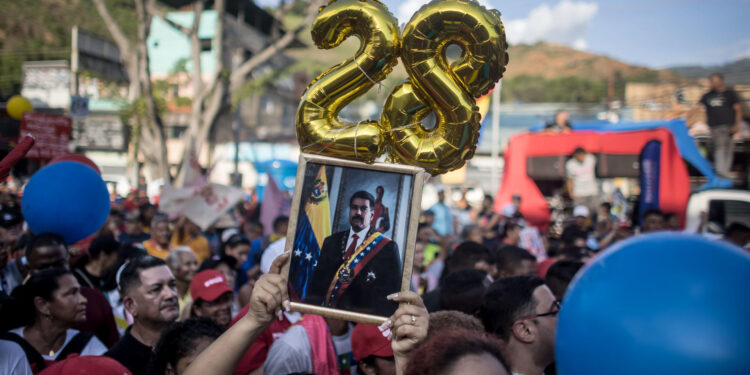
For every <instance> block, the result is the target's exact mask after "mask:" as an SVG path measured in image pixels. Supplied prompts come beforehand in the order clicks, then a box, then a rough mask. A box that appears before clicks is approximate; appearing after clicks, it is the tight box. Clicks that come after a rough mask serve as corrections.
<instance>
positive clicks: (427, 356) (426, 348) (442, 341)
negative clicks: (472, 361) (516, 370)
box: [405, 329, 510, 375]
mask: <svg viewBox="0 0 750 375" xmlns="http://www.w3.org/2000/svg"><path fill="white" fill-rule="evenodd" d="M501 345H502V342H500V340H498V339H496V338H494V337H492V336H491V335H489V334H487V333H482V332H477V331H469V330H465V329H450V330H446V331H443V332H440V333H438V334H436V335H434V336H432V337H430V338H428V339H427V341H425V342H424V344H422V345H420V346H419V347H417V349H415V350H414V351H413V352H412V353H411V356H410V357H409V362H408V364H407V365H406V371H405V373H406V375H439V374H442V373H444V372H445V371H446V370H448V369H449V368H450V367H451V366H452V365H453V364H455V363H456V362H457V361H459V360H460V359H461V358H463V357H465V356H467V355H482V354H489V355H491V356H492V357H495V358H496V359H497V360H498V362H500V364H501V365H502V366H503V367H504V368H505V370H506V371H507V372H508V373H510V370H509V369H508V365H507V364H506V363H505V359H504V358H503V355H502V354H501V353H500V346H501Z"/></svg>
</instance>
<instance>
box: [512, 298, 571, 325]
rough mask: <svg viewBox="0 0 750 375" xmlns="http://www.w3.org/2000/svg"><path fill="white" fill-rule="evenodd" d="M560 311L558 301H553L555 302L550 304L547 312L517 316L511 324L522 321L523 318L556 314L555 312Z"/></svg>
mask: <svg viewBox="0 0 750 375" xmlns="http://www.w3.org/2000/svg"><path fill="white" fill-rule="evenodd" d="M559 312H560V301H555V303H553V304H552V309H551V311H549V312H546V313H542V314H533V315H527V316H524V317H522V318H519V319H518V320H516V321H515V322H513V324H516V323H520V322H523V321H524V320H529V319H534V318H541V317H545V316H557V314H558V313H559Z"/></svg>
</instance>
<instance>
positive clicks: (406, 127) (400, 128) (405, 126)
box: [385, 122, 421, 133]
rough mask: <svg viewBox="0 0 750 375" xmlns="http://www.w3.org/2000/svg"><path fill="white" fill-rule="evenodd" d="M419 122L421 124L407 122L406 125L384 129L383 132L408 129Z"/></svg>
mask: <svg viewBox="0 0 750 375" xmlns="http://www.w3.org/2000/svg"><path fill="white" fill-rule="evenodd" d="M419 124H421V122H415V123H412V124H407V125H404V126H399V127H397V128H393V129H390V130H386V131H385V133H390V132H395V131H399V130H404V129H408V128H413V127H415V126H418V125H419Z"/></svg>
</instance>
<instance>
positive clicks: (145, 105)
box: [94, 0, 170, 184]
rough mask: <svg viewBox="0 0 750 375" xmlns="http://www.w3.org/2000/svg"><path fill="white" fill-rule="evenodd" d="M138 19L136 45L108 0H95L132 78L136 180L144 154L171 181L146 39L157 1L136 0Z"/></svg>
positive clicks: (132, 151)
mask: <svg viewBox="0 0 750 375" xmlns="http://www.w3.org/2000/svg"><path fill="white" fill-rule="evenodd" d="M134 2H135V10H136V20H137V30H138V32H137V38H136V46H135V48H133V46H132V44H131V42H130V41H129V40H128V38H127V37H125V34H124V33H123V31H122V28H121V27H120V26H119V25H118V24H117V22H116V21H115V20H114V18H113V17H112V15H111V14H110V12H109V9H107V5H106V4H105V3H104V0H94V4H95V5H96V10H97V12H98V13H99V16H100V17H101V18H102V19H103V20H104V23H105V24H106V25H107V29H108V31H109V33H110V35H111V36H112V39H114V41H115V43H116V44H117V48H119V49H120V57H121V60H122V64H123V66H124V67H125V71H126V72H127V73H128V77H129V79H130V87H129V90H128V101H129V102H130V103H131V106H132V108H134V110H133V114H134V116H133V122H134V124H133V125H134V129H135V131H134V132H133V136H134V142H133V143H134V145H133V147H131V148H130V149H129V151H128V162H129V164H130V167H131V168H135V173H134V176H133V182H135V183H136V184H137V183H138V167H137V166H138V155H139V153H141V154H142V155H143V157H144V159H145V160H146V162H147V163H149V164H151V165H152V166H153V167H154V174H155V175H156V176H157V177H160V178H164V179H166V180H167V181H169V180H170V174H169V161H168V159H167V147H166V146H167V144H166V141H167V137H166V133H165V130H164V123H163V122H162V120H161V116H160V115H159V113H158V111H157V105H156V101H155V100H154V95H153V90H152V87H151V70H150V69H149V61H148V48H147V46H146V40H147V39H148V35H149V32H150V30H151V18H152V16H151V15H150V14H149V13H148V12H147V8H148V7H149V5H151V3H153V2H155V0H134Z"/></svg>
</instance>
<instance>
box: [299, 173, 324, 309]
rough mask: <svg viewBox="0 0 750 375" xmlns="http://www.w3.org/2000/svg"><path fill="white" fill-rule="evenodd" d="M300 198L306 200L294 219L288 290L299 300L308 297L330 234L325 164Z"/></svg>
mask: <svg viewBox="0 0 750 375" xmlns="http://www.w3.org/2000/svg"><path fill="white" fill-rule="evenodd" d="M303 199H304V200H303V201H304V202H306V203H305V210H304V212H303V213H302V214H300V216H299V218H298V219H297V232H296V236H295V239H294V249H293V250H292V272H291V274H290V275H289V284H290V286H291V290H290V291H289V293H290V294H291V296H292V297H293V298H299V299H300V300H302V301H304V300H305V297H307V281H308V280H311V279H312V275H313V271H314V270H315V266H317V263H318V257H319V256H320V248H321V247H323V240H325V239H326V237H328V236H330V235H331V214H330V211H329V201H328V181H327V180H326V167H325V166H321V167H320V170H319V171H318V175H317V177H316V178H315V182H314V186H313V189H312V192H311V193H310V195H309V196H307V197H303Z"/></svg>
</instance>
